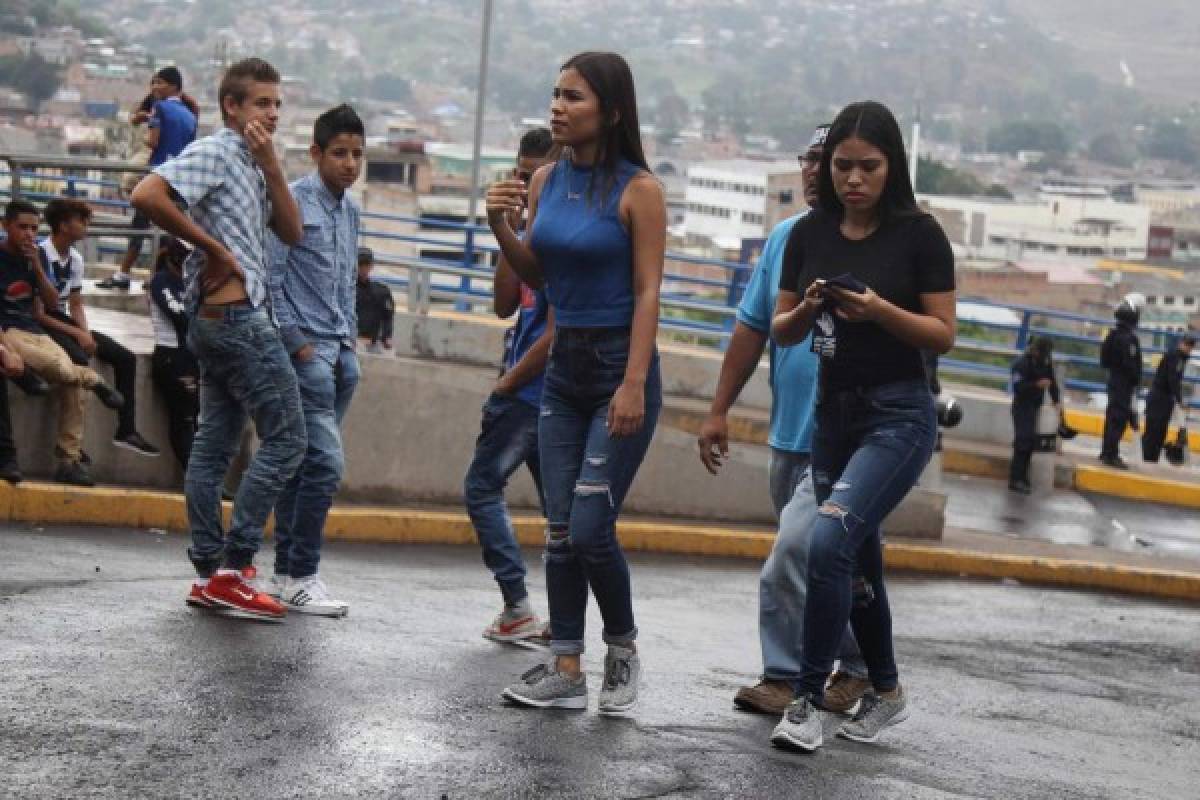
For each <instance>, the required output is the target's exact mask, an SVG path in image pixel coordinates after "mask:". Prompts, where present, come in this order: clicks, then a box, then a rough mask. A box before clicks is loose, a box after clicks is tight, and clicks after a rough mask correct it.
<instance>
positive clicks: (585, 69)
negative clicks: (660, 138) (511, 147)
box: [559, 51, 650, 202]
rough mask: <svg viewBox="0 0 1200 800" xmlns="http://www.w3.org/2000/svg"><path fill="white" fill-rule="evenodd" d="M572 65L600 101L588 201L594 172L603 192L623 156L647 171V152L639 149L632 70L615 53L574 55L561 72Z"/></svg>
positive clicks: (613, 182) (609, 188)
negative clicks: (597, 131) (602, 179)
mask: <svg viewBox="0 0 1200 800" xmlns="http://www.w3.org/2000/svg"><path fill="white" fill-rule="evenodd" d="M568 69H573V70H575V71H576V72H578V73H579V75H580V76H581V77H582V78H583V79H584V80H585V81H587V85H588V86H589V87H590V88H591V90H592V91H593V92H595V94H596V98H597V99H598V100H599V102H600V120H601V121H600V133H599V137H598V141H597V142H596V162H595V168H594V169H593V171H592V177H591V180H590V181H589V183H588V201H589V202H590V201H591V200H592V198H593V196H594V194H595V191H596V175H597V173H602V174H603V177H604V195H605V196H607V195H608V194H609V192H611V191H612V189H613V187H614V186H615V185H616V183H617V168H618V166H619V165H620V163H621V160H622V159H624V160H626V161H629V162H630V163H632V164H635V165H637V166H639V167H641V168H642V169H644V170H646V171H647V172H649V171H650V166H649V164H647V163H646V154H645V153H644V152H643V151H642V133H641V128H640V126H639V125H638V113H637V93H636V92H635V91H634V88H633V72H632V71H630V69H629V64H628V63H627V62H626V61H625V59H624V58H622V57H621V56H620V55H618V54H617V53H604V52H594V51H588V52H585V53H579V54H578V55H574V56H572V57H571V58H569V59H568V60H567V62H566V63H565V64H563V65H562V68H561V69H560V70H559V71H560V72H562V71H565V70H568Z"/></svg>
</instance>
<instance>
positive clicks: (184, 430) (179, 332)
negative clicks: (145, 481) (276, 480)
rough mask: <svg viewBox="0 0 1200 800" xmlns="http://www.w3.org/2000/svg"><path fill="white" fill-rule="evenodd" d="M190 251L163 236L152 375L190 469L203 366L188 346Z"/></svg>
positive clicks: (155, 289)
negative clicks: (186, 272)
mask: <svg viewBox="0 0 1200 800" xmlns="http://www.w3.org/2000/svg"><path fill="white" fill-rule="evenodd" d="M188 255H189V252H188V249H187V248H186V247H185V246H184V244H183V242H181V241H179V240H178V239H176V238H175V237H174V236H167V237H164V238H163V241H162V242H161V244H160V247H159V251H158V257H157V258H156V259H155V265H154V277H153V278H152V279H151V280H150V292H149V294H150V324H151V326H152V327H153V329H154V355H153V356H151V359H150V363H151V373H150V375H151V377H152V378H153V380H154V385H155V386H156V387H157V388H158V391H159V393H160V394H161V395H162V397H163V399H164V400H165V401H166V406H167V431H168V435H169V437H170V440H171V450H172V451H174V453H175V459H176V460H177V461H178V462H179V466H180V467H182V468H183V469H184V471H185V472H186V471H187V465H188V460H189V459H190V458H191V454H192V440H193V439H194V438H195V436H196V414H197V413H198V410H199V391H200V366H199V365H198V364H197V363H196V357H195V356H194V355H192V352H191V351H190V350H189V349H188V347H187V328H188V315H187V305H186V303H185V297H186V294H187V288H186V286H185V284H184V282H183V262H184V261H186V260H187V257H188Z"/></svg>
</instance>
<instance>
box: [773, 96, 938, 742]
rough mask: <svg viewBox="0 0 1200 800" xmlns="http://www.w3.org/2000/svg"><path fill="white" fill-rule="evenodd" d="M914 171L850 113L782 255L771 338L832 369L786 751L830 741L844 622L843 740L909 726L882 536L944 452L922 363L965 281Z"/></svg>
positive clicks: (900, 150)
mask: <svg viewBox="0 0 1200 800" xmlns="http://www.w3.org/2000/svg"><path fill="white" fill-rule="evenodd" d="M907 164H908V158H907V157H906V155H905V151H904V138H903V136H902V135H901V133H900V127H899V125H898V124H897V123H896V119H895V117H894V116H893V115H892V113H891V111H889V110H888V109H887V108H886V107H885V106H883V105H881V104H879V103H874V102H863V103H854V104H852V105H849V106H847V107H846V108H845V109H843V110H842V112H841V113H840V114H838V116H837V118H836V119H835V120H834V122H833V125H832V127H831V128H830V130H829V135H828V137H827V138H826V140H825V151H824V155H823V156H822V159H821V166H820V171H819V173H818V177H817V181H818V194H819V198H820V200H819V202H818V205H817V208H816V209H815V210H814V211H813V212H812V213H810V214H809V215H808V216H806V217H805V218H804V219H802V220H800V221H799V222H797V223H796V226H795V227H794V228H793V229H792V233H791V236H790V237H789V238H788V243H787V248H786V250H785V252H784V260H783V273H782V276H781V278H780V285H779V299H778V300H777V302H776V309H775V316H774V319H773V321H772V324H771V333H772V335H773V336H774V338H775V340H776V342H777V343H778V344H779V346H781V347H786V346H790V345H793V344H796V343H798V342H801V341H803V340H804V338H805V337H806V336H808V334H809V333H810V332H811V333H812V345H811V347H812V349H813V351H814V352H816V353H817V354H818V356H820V359H821V366H820V372H819V376H820V377H819V382H820V388H819V395H818V398H819V399H818V402H817V407H816V424H815V428H814V431H813V453H812V476H813V489H814V492H815V496H816V502H817V503H818V508H817V516H816V520H815V523H814V525H813V530H812V534H811V543H810V546H809V552H808V579H807V585H808V598H807V601H806V604H805V607H804V647H803V651H802V652H803V659H804V660H803V671H802V673H801V675H800V677H799V678H798V679H797V680H796V681H795V684H794V687H793V688H794V689H795V692H796V699H795V700H794V701H792V703H791V704H790V705H789V706H788V708H787V711H786V712H785V713H784V715H783V719H782V720H780V722H779V724H778V725H777V726H776V728H775V730H774V732H773V733H772V735H771V741H772V742H773V743H774V744H776V745H778V746H781V747H788V748H796V749H800V750H805V751H811V750H815V749H816V748H818V747H820V746H821V744H822V743H823V734H822V724H821V715H820V713H819V712H820V711H821V710H823V709H825V708H826V706H825V704H824V694H825V688H826V681H827V680H828V679H829V676H830V673H831V671H832V669H833V662H834V659H835V658H836V657H837V654H838V651H839V648H840V646H841V643H842V640H843V638H844V636H845V632H846V623H847V622H849V623H850V624H851V626H852V627H853V629H854V637H855V639H856V640H857V641H858V644H859V646H860V647H861V648H862V654H863V658H864V660H865V661H866V663H867V671H868V673H869V678H870V681H871V685H872V690H871V691H870V692H868V693H867V694H866V695H864V696H863V698H862V700H861V702H860V704H859V708H858V711H857V713H856V714H855V715H854V718H853V719H852V720H851V721H850V722H848V723H846V724H844V725H842V726H841V727H840V729H839V731H838V733H839V735H841V736H843V737H846V738H850V739H854V740H858V741H869V742H873V741H875V740H876V739H877V738H878V736H879V735H880V732H881V731H882V730H883V729H884V728H886V727H888V726H890V725H895V724H896V723H898V722H900V721H902V720H904V719H905V718H906V717H907V714H908V698H907V697H906V695H905V692H904V689H903V688H902V686H901V684H900V680H899V674H898V671H897V668H896V660H895V654H894V650H893V643H892V615H891V609H890V607H889V604H888V597H887V589H886V587H885V586H884V580H883V549H882V542H881V540H880V535H879V526H880V523H882V521H883V520H884V518H885V517H886V516H887V515H888V514H889V513H890V512H891V511H892V509H894V508H895V507H896V506H897V505H898V504H899V503H900V501H901V500H903V499H904V497H905V495H907V494H908V492H909V490H910V489H911V488H912V487H913V486H914V485H915V484H916V482H917V479H918V478H919V477H920V475H921V472H922V470H924V468H925V465H926V464H927V463H928V462H929V459H930V456H931V455H932V453H933V447H934V443H935V440H936V437H937V414H936V411H935V408H934V402H933V395H932V394H931V393H930V390H929V381H928V376H927V375H926V373H925V366H924V361H923V356H922V352H921V351H922V350H931V351H934V352H937V353H945V352H946V351H948V350H949V349H950V348H951V347H952V346H953V343H954V336H955V316H954V314H955V282H954V255H953V253H952V251H951V249H950V243H949V242H948V241H947V239H946V236H945V234H944V233H943V232H942V229H941V227H940V226H939V225H938V224H937V222H936V221H935V220H934V219H933V217H932V216H930V215H928V214H925V213H923V212H921V210H920V209H919V208H918V206H917V202H916V198H915V197H914V195H913V188H912V185H911V183H910V180H909V174H908V169H907ZM859 575H861V576H862V580H857V579H856V576H859Z"/></svg>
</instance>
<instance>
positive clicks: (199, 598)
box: [184, 564, 258, 611]
mask: <svg viewBox="0 0 1200 800" xmlns="http://www.w3.org/2000/svg"><path fill="white" fill-rule="evenodd" d="M257 575H258V570H256V569H255V568H254V565H253V564H251V565H250V566H248V567H246V568H245V569H244V570H242V577H243V578H245V579H246V580H247V581H252V580H254V578H255V577H256V576H257ZM207 585H208V581H207V580H204V579H203V578H197V579H196V580H194V581H192V588H191V590H189V591H188V595H187V598H186V599H185V600H184V602H186V603H187V604H188V605H189V606H191V607H192V608H203V609H207V610H210V611H213V610H223V607H222V606H218V605H217V604H216V603H214V602H213V601H212V600H209V599H208V598H207V597H205V596H204V588H205V587H206V586H207Z"/></svg>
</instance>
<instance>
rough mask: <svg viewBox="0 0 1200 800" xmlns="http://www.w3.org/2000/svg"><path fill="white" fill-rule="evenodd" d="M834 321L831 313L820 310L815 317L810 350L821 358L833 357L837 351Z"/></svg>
mask: <svg viewBox="0 0 1200 800" xmlns="http://www.w3.org/2000/svg"><path fill="white" fill-rule="evenodd" d="M835 328H836V323H835V322H834V319H833V315H832V314H830V313H829V312H828V311H822V312H821V315H820V316H819V317H817V325H816V328H815V329H814V330H813V338H812V351H813V352H814V353H816V354H817V355H818V356H820V357H821V358H833V356H834V354H836V353H837V333H835Z"/></svg>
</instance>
